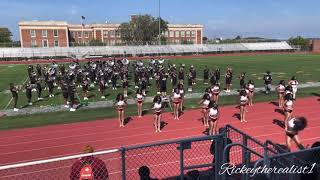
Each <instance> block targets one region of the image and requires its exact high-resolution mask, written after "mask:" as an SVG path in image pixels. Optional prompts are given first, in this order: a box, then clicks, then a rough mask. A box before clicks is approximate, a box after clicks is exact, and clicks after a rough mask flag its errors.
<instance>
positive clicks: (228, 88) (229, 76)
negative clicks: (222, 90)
mask: <svg viewBox="0 0 320 180" xmlns="http://www.w3.org/2000/svg"><path fill="white" fill-rule="evenodd" d="M225 78H226V92H230V91H231V82H232V70H231V68H228V69H227V72H226V74H225Z"/></svg>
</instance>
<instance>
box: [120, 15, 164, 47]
mask: <svg viewBox="0 0 320 180" xmlns="http://www.w3.org/2000/svg"><path fill="white" fill-rule="evenodd" d="M160 23H161V24H160V25H161V26H160V35H161V37H160V39H161V41H162V40H165V38H163V34H164V32H165V31H166V30H167V29H168V22H166V21H164V20H163V19H160ZM118 31H119V32H120V33H121V40H122V42H123V43H125V44H137V45H145V44H154V42H158V40H159V18H154V17H152V16H150V15H139V16H136V18H135V19H134V20H133V21H132V20H131V21H130V22H128V23H122V24H121V25H120V27H119V29H118Z"/></svg>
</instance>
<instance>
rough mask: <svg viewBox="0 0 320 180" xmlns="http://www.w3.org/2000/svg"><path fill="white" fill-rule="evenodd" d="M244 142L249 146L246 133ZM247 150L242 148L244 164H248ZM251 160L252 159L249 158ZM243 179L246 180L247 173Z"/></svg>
mask: <svg viewBox="0 0 320 180" xmlns="http://www.w3.org/2000/svg"><path fill="white" fill-rule="evenodd" d="M242 138H243V140H242V141H243V142H242V144H243V145H244V146H245V147H248V137H247V136H246V135H243V137H242ZM247 158H248V157H247V150H246V149H245V148H242V161H243V163H242V166H244V165H247ZM249 161H250V160H249ZM242 179H243V180H246V179H247V175H246V174H242Z"/></svg>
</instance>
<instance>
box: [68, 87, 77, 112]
mask: <svg viewBox="0 0 320 180" xmlns="http://www.w3.org/2000/svg"><path fill="white" fill-rule="evenodd" d="M75 93H76V87H75V84H74V82H73V81H69V82H68V97H69V98H70V111H71V112H74V111H76V108H75V107H74V106H75V97H74V96H75Z"/></svg>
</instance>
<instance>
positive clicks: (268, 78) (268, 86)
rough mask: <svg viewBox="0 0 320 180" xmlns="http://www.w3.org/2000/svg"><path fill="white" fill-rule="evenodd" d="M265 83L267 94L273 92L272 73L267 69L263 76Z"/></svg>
mask: <svg viewBox="0 0 320 180" xmlns="http://www.w3.org/2000/svg"><path fill="white" fill-rule="evenodd" d="M263 80H264V84H265V90H266V94H270V92H271V83H272V75H271V73H270V71H267V73H266V74H265V75H264V77H263Z"/></svg>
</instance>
